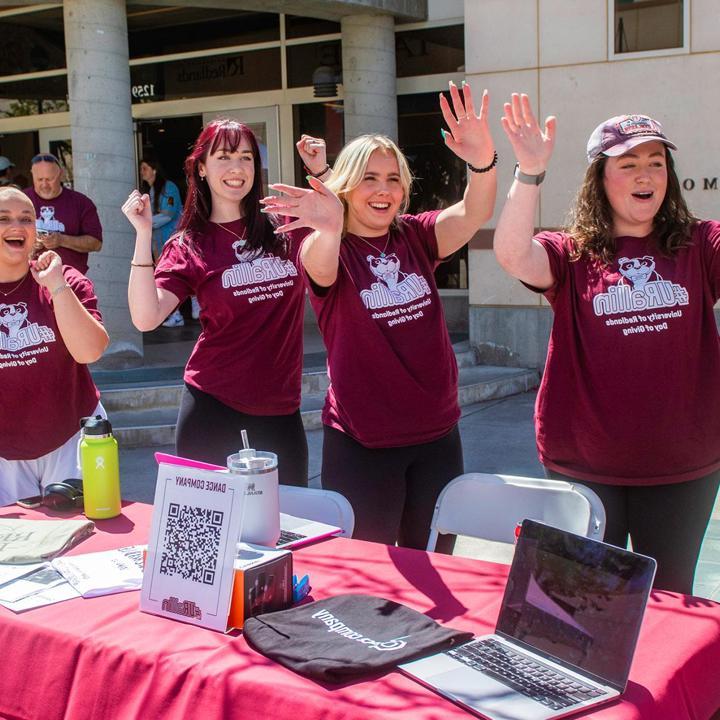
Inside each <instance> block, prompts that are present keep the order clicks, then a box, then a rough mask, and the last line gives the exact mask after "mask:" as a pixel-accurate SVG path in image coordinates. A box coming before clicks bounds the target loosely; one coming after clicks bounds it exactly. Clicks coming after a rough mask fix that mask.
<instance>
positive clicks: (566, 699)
mask: <svg viewBox="0 0 720 720" xmlns="http://www.w3.org/2000/svg"><path fill="white" fill-rule="evenodd" d="M447 654H448V655H450V656H451V657H453V658H455V659H456V660H459V661H460V662H462V663H465V665H468V666H469V667H471V668H473V669H475V670H480V671H481V672H483V673H485V674H486V675H489V676H490V677H491V678H494V679H495V680H497V681H498V682H501V683H503V685H506V686H507V687H509V688H512V689H513V690H515V691H517V692H519V693H521V694H522V695H526V696H527V697H529V698H532V699H533V700H536V701H537V702H539V703H542V704H543V705H546V706H547V707H549V708H551V709H552V710H561V709H563V708H566V707H570V706H571V705H576V704H578V703H581V702H583V701H585V700H591V699H592V698H596V697H599V696H601V695H604V694H605V693H604V692H603V691H602V690H598V689H597V688H594V687H592V686H591V685H586V684H585V683H583V682H581V681H579V680H576V679H575V678H573V677H570V676H569V675H565V674H564V673H560V672H558V671H557V670H555V669H553V668H551V667H549V666H547V665H544V664H542V663H540V662H537V661H535V660H533V659H532V658H531V657H529V656H527V655H524V654H522V653H519V652H516V651H515V650H512V649H511V648H509V647H508V646H507V645H504V644H503V643H500V642H498V641H497V640H494V639H492V638H486V639H484V640H478V641H476V642H471V643H468V644H466V645H461V646H460V647H458V648H454V649H453V650H448V651H447Z"/></svg>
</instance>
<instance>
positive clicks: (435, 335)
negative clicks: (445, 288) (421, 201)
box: [309, 212, 460, 448]
mask: <svg viewBox="0 0 720 720" xmlns="http://www.w3.org/2000/svg"><path fill="white" fill-rule="evenodd" d="M438 214H439V212H428V213H423V214H422V215H417V216H412V215H403V216H402V218H401V220H402V224H401V227H400V229H399V230H393V231H391V234H390V236H389V237H388V236H387V235H385V236H383V237H374V238H360V237H359V236H357V235H352V234H350V233H348V234H347V235H346V236H345V237H344V238H343V241H342V244H341V246H340V266H339V269H338V277H337V280H336V281H335V283H334V284H333V285H332V286H331V287H330V288H327V289H326V290H322V289H320V288H317V287H316V286H314V285H313V283H312V282H309V286H310V301H311V303H312V305H313V307H314V309H315V312H316V314H317V316H318V323H319V325H320V331H321V332H322V335H323V339H324V340H325V345H326V347H327V351H328V375H329V377H330V388H329V390H328V394H327V398H326V400H325V407H324V409H323V422H324V423H325V424H326V425H329V426H330V427H332V428H336V429H337V430H341V431H342V432H344V433H347V434H348V435H350V436H351V437H352V438H354V439H355V440H357V441H358V442H360V443H362V444H363V445H365V446H366V447H372V448H375V447H398V446H402V445H416V444H419V443H424V442H430V441H432V440H437V439H438V438H440V437H442V436H443V435H445V434H447V433H448V432H449V431H450V430H451V429H452V428H453V426H454V425H455V424H456V423H457V421H458V418H459V417H460V408H459V406H458V399H457V363H456V362H455V355H454V353H453V350H452V345H451V344H450V337H449V336H448V331H447V326H446V325H445V315H444V313H443V307H442V302H441V301H440V296H439V294H438V291H437V287H436V285H435V279H434V277H433V271H434V269H435V267H436V266H437V265H438V263H439V260H438V247H437V239H436V237H435V221H436V220H437V216H438ZM386 243H387V247H386ZM383 250H384V253H385V256H384V257H383V256H382V255H381V253H382V251H383Z"/></svg>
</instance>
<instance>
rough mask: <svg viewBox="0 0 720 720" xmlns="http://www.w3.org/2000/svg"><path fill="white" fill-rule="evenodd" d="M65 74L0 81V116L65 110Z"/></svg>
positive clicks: (66, 91) (66, 92) (67, 108)
mask: <svg viewBox="0 0 720 720" xmlns="http://www.w3.org/2000/svg"><path fill="white" fill-rule="evenodd" d="M67 97H68V86H67V75H59V76H57V77H49V78H40V79H38V80H23V81H21V82H3V83H0V118H8V117H20V116H23V115H43V114H46V113H55V112H67V111H68V110H69V105H68V99H67Z"/></svg>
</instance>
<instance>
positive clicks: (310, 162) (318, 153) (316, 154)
mask: <svg viewBox="0 0 720 720" xmlns="http://www.w3.org/2000/svg"><path fill="white" fill-rule="evenodd" d="M295 147H296V148H297V151H298V155H300V159H301V160H302V161H303V165H305V167H306V168H307V169H308V170H309V171H310V172H311V173H312V174H313V175H318V174H322V171H323V170H324V169H325V167H327V151H326V149H325V141H324V140H323V139H322V138H316V137H312V135H302V136H301V138H300V139H299V140H298V141H297V142H296V143H295Z"/></svg>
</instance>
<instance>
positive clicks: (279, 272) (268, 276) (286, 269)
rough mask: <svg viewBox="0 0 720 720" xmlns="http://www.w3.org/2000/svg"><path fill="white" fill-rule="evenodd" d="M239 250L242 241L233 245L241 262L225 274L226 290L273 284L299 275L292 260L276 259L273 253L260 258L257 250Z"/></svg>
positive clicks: (223, 275)
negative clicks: (275, 281)
mask: <svg viewBox="0 0 720 720" xmlns="http://www.w3.org/2000/svg"><path fill="white" fill-rule="evenodd" d="M243 244H244V243H243ZM236 246H237V247H236ZM239 248H242V245H240V241H237V242H235V243H233V250H234V251H235V256H236V257H237V259H238V260H239V262H238V263H237V265H233V266H232V267H229V268H228V269H227V270H225V271H224V272H223V274H222V286H223V287H224V288H230V287H242V286H243V285H255V284H257V283H262V282H272V281H273V280H281V279H282V278H286V277H290V276H293V277H294V276H297V274H298V271H297V268H296V267H295V266H294V265H293V264H292V262H291V261H290V260H283V259H281V258H279V257H275V256H274V255H273V254H272V253H270V254H268V255H262V256H261V257H258V256H257V251H255V250H242V249H239Z"/></svg>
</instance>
